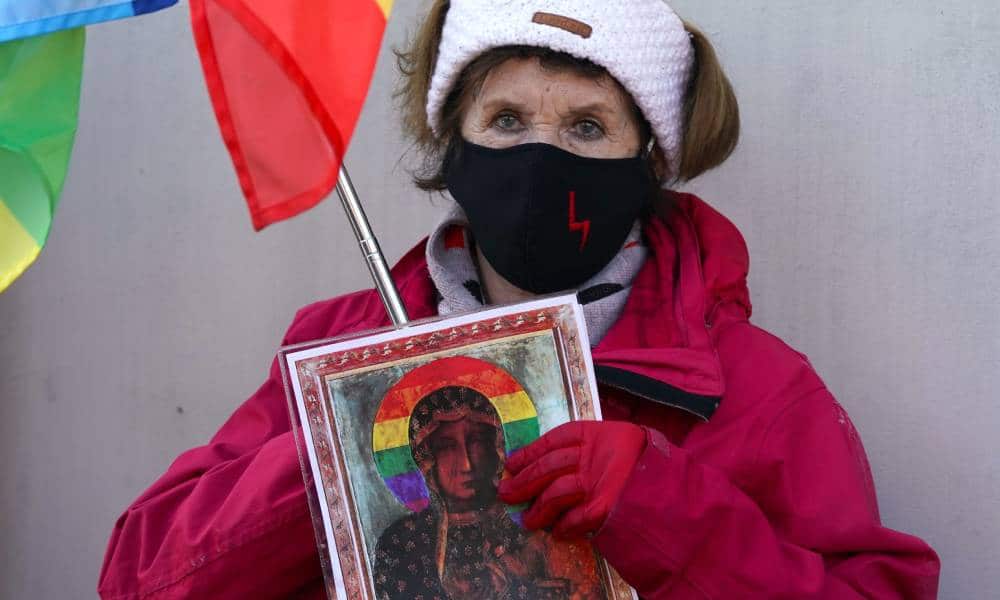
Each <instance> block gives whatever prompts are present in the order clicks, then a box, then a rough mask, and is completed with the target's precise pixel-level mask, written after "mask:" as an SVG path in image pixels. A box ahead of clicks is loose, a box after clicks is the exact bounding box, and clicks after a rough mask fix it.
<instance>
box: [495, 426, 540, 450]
mask: <svg viewBox="0 0 1000 600" xmlns="http://www.w3.org/2000/svg"><path fill="white" fill-rule="evenodd" d="M503 430H504V434H505V435H506V436H507V440H506V441H507V451H508V452H512V451H514V450H517V449H518V448H520V447H522V446H527V445H528V444H530V443H531V442H533V441H535V440H537V439H538V436H539V435H540V433H539V429H538V417H531V418H529V419H521V420H520V421H513V422H511V423H507V424H505V425H504V426H503Z"/></svg>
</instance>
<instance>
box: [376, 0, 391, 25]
mask: <svg viewBox="0 0 1000 600" xmlns="http://www.w3.org/2000/svg"><path fill="white" fill-rule="evenodd" d="M392 3H393V0H375V4H378V7H379V9H380V10H381V11H382V14H383V15H385V20H386V21H388V20H389V13H390V12H392Z"/></svg>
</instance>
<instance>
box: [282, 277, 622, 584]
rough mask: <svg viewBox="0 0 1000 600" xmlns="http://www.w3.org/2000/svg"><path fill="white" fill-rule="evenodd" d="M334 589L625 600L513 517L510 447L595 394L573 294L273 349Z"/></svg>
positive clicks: (603, 568)
mask: <svg viewBox="0 0 1000 600" xmlns="http://www.w3.org/2000/svg"><path fill="white" fill-rule="evenodd" d="M280 358H281V361H280V362H281V364H282V368H283V369H284V372H285V379H286V389H287V392H288V398H289V410H290V412H291V415H292V423H293V430H294V431H295V433H296V437H297V443H298V446H299V451H300V452H299V456H300V460H301V462H302V467H303V475H304V477H305V479H306V485H307V489H308V491H309V497H310V505H311V508H312V510H313V521H314V523H315V525H316V533H317V539H318V540H319V546H320V552H321V556H322V559H323V563H324V565H323V566H324V573H325V575H326V585H327V592H328V595H329V596H330V597H331V598H337V599H338V600H347V599H351V600H354V599H372V600H374V599H379V600H383V599H392V600H396V599H406V600H413V599H416V598H423V599H426V600H433V599H434V598H438V599H441V600H446V599H451V600H457V599H460V598H475V599H477V600H480V599H482V600H489V599H507V598H510V599H514V598H539V599H548V598H560V599H562V598H566V599H582V598H608V599H614V600H618V599H625V598H634V597H635V595H634V593H633V591H632V590H631V589H630V588H629V587H628V585H627V584H625V583H624V582H623V581H622V580H621V578H620V577H619V576H618V575H617V574H616V573H614V571H613V570H612V569H611V568H610V567H609V566H608V565H607V564H606V563H605V562H604V561H603V560H602V559H601V558H600V557H599V556H598V555H597V554H596V553H595V551H594V550H593V548H592V547H591V545H590V544H589V543H588V542H586V541H578V542H566V541H560V540H556V539H555V538H554V537H553V536H551V535H550V534H549V533H547V532H538V531H529V530H527V529H525V528H524V527H523V526H522V525H521V513H522V511H523V510H524V509H525V508H526V507H525V506H509V505H505V504H503V503H502V502H501V501H500V500H499V498H498V497H497V487H498V485H499V481H500V479H501V478H502V477H503V472H504V470H503V467H504V462H505V460H506V458H507V456H508V455H510V453H512V452H514V451H516V450H517V449H518V448H521V447H523V446H525V445H527V444H529V443H531V442H532V441H534V440H535V439H537V438H538V437H539V435H541V434H542V433H544V432H546V431H548V430H550V429H552V428H553V427H556V426H558V425H560V424H562V423H566V422H569V421H572V420H576V419H599V418H600V416H601V415H600V404H599V403H598V400H597V398H598V396H597V388H596V385H595V382H594V376H593V366H592V364H591V361H590V352H589V349H588V341H587V335H586V325H585V323H584V320H583V312H582V310H581V308H580V306H579V304H578V303H577V301H576V298H575V296H561V297H555V298H548V299H542V300H537V301H532V302H529V303H524V304H518V305H513V306H509V307H504V308H495V309H489V310H485V311H481V312H476V313H471V314H466V315H462V316H458V317H452V318H448V319H436V320H432V321H425V322H421V323H416V324H413V325H410V326H407V327H404V328H400V329H392V330H383V331H380V332H375V333H370V334H367V335H364V336H361V337H358V336H354V337H352V338H348V339H340V340H329V341H326V342H323V343H317V344H310V345H309V346H306V347H303V346H298V347H292V348H286V349H283V350H282V353H281V357H280Z"/></svg>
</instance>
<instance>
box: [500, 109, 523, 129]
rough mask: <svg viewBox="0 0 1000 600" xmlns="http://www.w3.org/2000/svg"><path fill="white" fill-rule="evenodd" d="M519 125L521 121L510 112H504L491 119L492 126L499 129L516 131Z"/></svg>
mask: <svg viewBox="0 0 1000 600" xmlns="http://www.w3.org/2000/svg"><path fill="white" fill-rule="evenodd" d="M520 125H521V121H519V120H518V118H517V117H516V116H514V115H512V114H510V113H504V114H502V115H500V116H498V117H497V118H495V119H493V126H494V127H496V128H497V129H499V130H501V131H516V130H517V129H518V127H519V126H520Z"/></svg>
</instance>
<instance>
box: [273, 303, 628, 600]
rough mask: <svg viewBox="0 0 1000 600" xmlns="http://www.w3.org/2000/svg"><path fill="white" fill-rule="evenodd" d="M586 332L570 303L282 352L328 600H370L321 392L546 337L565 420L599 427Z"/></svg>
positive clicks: (618, 587) (611, 577)
mask: <svg viewBox="0 0 1000 600" xmlns="http://www.w3.org/2000/svg"><path fill="white" fill-rule="evenodd" d="M585 328H586V325H585V324H584V321H583V316H582V310H581V308H580V305H579V304H578V303H577V301H576V298H575V296H561V297H555V298H549V299H545V300H536V301H533V302H528V303H524V304H519V305H512V306H509V307H504V308H495V309H491V310H487V311H482V312H478V313H471V314H467V315H461V316H457V317H451V318H447V319H432V320H428V321H423V322H420V323H415V324H413V325H411V326H409V327H406V328H403V329H399V330H382V331H379V332H373V333H372V334H371V335H365V336H360V337H359V336H358V335H357V334H354V335H352V336H349V337H346V338H334V339H332V340H325V341H323V342H316V343H311V344H306V345H298V346H292V347H288V348H283V349H282V350H281V352H280V353H279V363H280V365H281V368H282V372H283V375H284V378H285V388H286V394H287V396H288V401H289V411H290V417H291V421H292V429H293V431H294V433H295V437H296V446H297V448H298V450H299V460H300V463H301V466H302V472H303V477H304V479H305V481H306V486H307V491H308V492H309V494H308V495H309V500H310V510H311V513H312V517H313V524H314V528H315V531H316V537H317V541H318V546H319V550H320V557H321V562H322V564H323V572H324V578H325V581H326V589H327V596H328V597H329V598H331V599H337V600H347V599H350V600H356V599H357V600H376V597H375V590H374V586H373V584H372V577H371V573H370V572H369V568H368V561H367V559H366V557H365V540H364V538H363V533H362V531H361V527H360V524H359V519H358V513H357V509H356V507H355V500H354V498H353V494H352V491H351V486H350V485H348V484H347V477H349V471H348V469H347V465H346V464H345V462H344V453H343V450H342V448H341V445H340V436H339V435H338V433H337V424H336V422H335V421H336V419H335V418H331V417H332V415H333V410H332V406H330V402H331V399H330V397H329V390H328V387H327V386H326V385H324V383H325V382H326V381H327V380H328V379H329V378H332V377H334V376H341V377H342V376H345V375H348V374H353V373H358V372H360V371H362V370H371V369H378V368H384V367H388V366H392V365H395V364H398V363H399V362H401V361H409V360H412V359H414V358H418V357H426V356H430V355H434V354H438V353H454V352H455V351H456V350H459V349H461V348H463V347H473V346H478V345H481V344H484V343H495V342H497V341H500V340H505V339H516V338H521V337H524V336H527V335H532V334H539V333H543V332H551V333H552V335H553V339H554V342H555V345H556V351H557V355H558V357H559V362H560V367H561V371H562V372H561V375H562V379H563V385H564V388H565V390H566V391H567V396H568V397H569V402H570V405H569V407H568V408H569V412H570V414H571V415H572V419H573V420H578V419H600V404H599V402H598V398H597V388H596V385H595V382H594V377H593V366H592V364H591V361H590V353H589V350H588V340H587V337H586V334H585V333H582V332H583V331H584V330H585ZM599 564H600V567H601V571H602V573H601V578H602V583H603V585H604V588H605V590H606V591H607V592H608V594H607V596H606V597H607V598H609V599H610V600H626V599H628V600H634V599H635V598H637V596H636V594H635V592H634V591H633V590H632V589H631V588H630V587H629V586H628V584H627V583H625V582H624V581H623V580H622V579H621V577H620V576H619V575H618V574H617V573H615V572H614V570H613V569H612V568H611V567H610V566H609V565H608V564H607V563H606V561H604V560H603V559H601V560H599Z"/></svg>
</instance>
